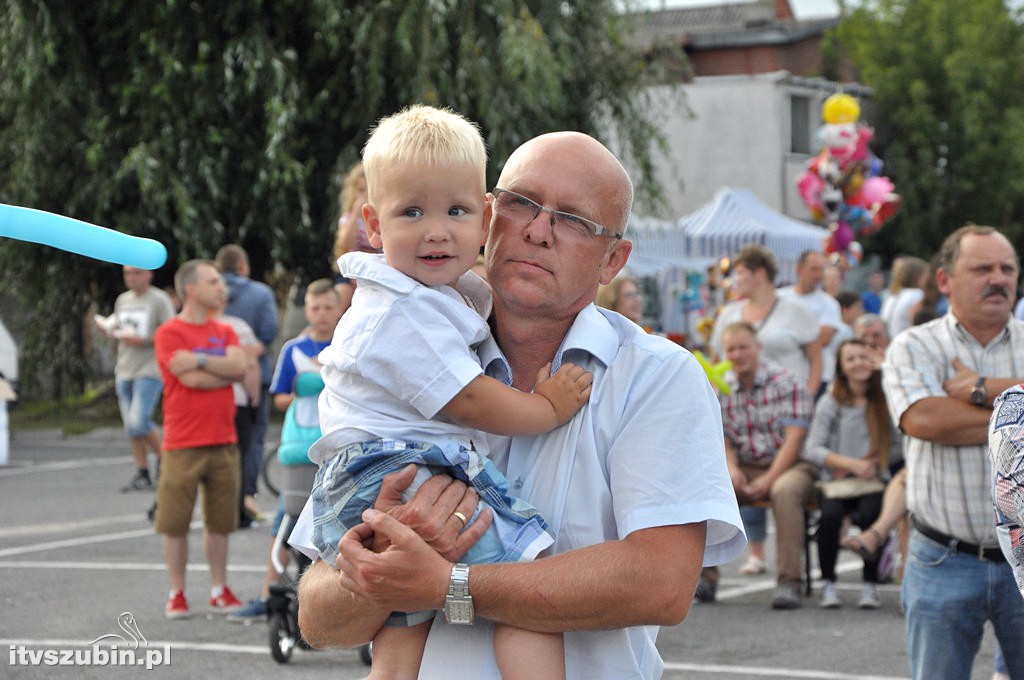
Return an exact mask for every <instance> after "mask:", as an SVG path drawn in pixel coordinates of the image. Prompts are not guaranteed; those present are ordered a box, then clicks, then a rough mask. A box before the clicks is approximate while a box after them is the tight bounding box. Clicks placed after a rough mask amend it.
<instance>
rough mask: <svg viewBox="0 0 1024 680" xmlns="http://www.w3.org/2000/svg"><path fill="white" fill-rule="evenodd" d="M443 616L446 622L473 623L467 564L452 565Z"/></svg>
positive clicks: (466, 624) (467, 624) (464, 624)
mask: <svg viewBox="0 0 1024 680" xmlns="http://www.w3.org/2000/svg"><path fill="white" fill-rule="evenodd" d="M444 618H445V620H447V621H448V623H453V624H456V625H461V626H469V625H472V624H473V596H472V595H470V594H469V565H468V564H463V563H462V562H459V563H458V564H453V565H452V577H451V581H449V582H448V596H447V597H445V598H444Z"/></svg>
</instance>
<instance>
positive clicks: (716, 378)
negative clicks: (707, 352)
mask: <svg viewBox="0 0 1024 680" xmlns="http://www.w3.org/2000/svg"><path fill="white" fill-rule="evenodd" d="M693 356H695V357H697V361H698V362H699V363H700V366H701V368H703V369H704V372H705V373H706V374H707V376H708V381H709V382H710V383H711V384H712V385H713V386H714V387H715V388H716V389H717V390H718V391H719V392H721V393H722V394H729V393H730V392H732V388H731V387H729V382H728V381H727V380H726V379H725V374H726V373H727V372H728V371H729V369H731V368H732V362H731V361H719V362H718V363H717V364H712V363H711V361H710V360H709V359H708V358H707V357H706V356H704V352H701V351H700V350H699V349H698V350H696V351H694V353H693Z"/></svg>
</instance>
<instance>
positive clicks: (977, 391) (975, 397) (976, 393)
mask: <svg viewBox="0 0 1024 680" xmlns="http://www.w3.org/2000/svg"><path fill="white" fill-rule="evenodd" d="M987 398H988V391H987V390H986V389H985V376H983V375H979V376H978V381H977V382H976V383H974V389H973V390H971V402H972V403H974V404H977V405H978V406H984V405H985V400H986V399H987Z"/></svg>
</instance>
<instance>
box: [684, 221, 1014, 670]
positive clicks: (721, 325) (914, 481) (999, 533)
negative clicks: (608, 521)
mask: <svg viewBox="0 0 1024 680" xmlns="http://www.w3.org/2000/svg"><path fill="white" fill-rule="evenodd" d="M825 265H826V260H825V257H824V255H822V254H821V253H817V252H812V251H808V252H806V253H803V254H802V256H801V257H800V259H799V261H798V264H797V269H796V272H797V282H796V284H795V285H793V286H791V287H789V288H788V289H776V288H775V286H774V281H773V278H774V275H775V272H776V267H775V262H774V258H773V256H772V253H770V252H769V251H768V250H767V249H765V248H764V247H762V246H759V245H750V246H747V247H745V248H744V249H743V250H742V251H741V252H740V253H738V254H737V255H736V257H735V258H734V259H733V260H732V270H731V272H730V274H731V287H730V295H731V298H732V300H731V301H728V302H727V303H726V304H725V305H724V306H723V307H721V308H720V309H719V310H718V313H717V318H716V321H715V326H714V330H713V333H712V335H711V343H710V347H709V350H710V351H711V352H712V356H713V358H715V359H728V360H729V361H731V362H732V370H731V371H730V373H729V374H727V378H728V381H729V382H728V385H729V388H730V390H729V391H728V392H727V393H722V394H720V401H721V406H722V415H723V424H724V429H723V432H724V435H725V439H726V452H727V456H728V460H729V469H730V475H731V477H732V480H733V486H734V489H735V491H736V495H737V498H738V500H739V502H740V504H741V505H742V506H743V507H742V508H741V511H742V514H743V520H744V524H745V527H746V531H747V535H748V538H749V540H750V543H749V557H748V560H747V562H746V564H744V566H743V567H742V568H741V570H740V571H741V573H742V574H760V573H764V572H765V571H766V570H767V565H766V564H765V562H764V548H763V543H762V541H763V540H764V536H765V531H764V521H765V520H764V512H765V508H766V507H770V508H771V510H772V513H773V516H774V520H775V525H776V570H777V577H778V589H777V591H776V594H775V596H774V598H773V599H772V601H771V606H772V607H773V608H775V609H788V608H792V607H797V606H800V602H801V597H800V594H799V590H798V589H797V586H799V585H800V579H801V572H800V564H801V558H802V554H801V553H802V549H803V547H804V544H803V542H804V540H806V533H805V529H806V527H805V515H804V511H805V510H813V512H814V513H815V514H816V515H817V517H818V524H817V528H816V532H815V541H816V543H817V553H818V564H819V567H820V570H821V583H820V589H819V604H820V606H821V607H823V608H828V609H832V608H837V607H840V606H842V604H843V602H842V598H841V595H840V590H839V588H838V587H837V581H838V576H837V573H836V560H837V555H838V552H839V550H840V549H841V548H847V549H849V550H851V551H853V552H854V553H856V554H857V555H859V556H860V557H861V558H862V559H863V562H864V567H863V571H862V575H861V580H862V587H861V595H860V598H859V600H858V601H857V605H858V606H859V607H861V608H865V609H874V608H878V607H879V606H880V605H881V601H880V599H879V596H878V590H877V583H878V582H879V581H880V580H881V579H882V578H885V577H887V576H888V572H889V571H890V569H891V567H892V565H893V564H894V563H897V564H901V565H902V568H903V571H902V597H901V603H900V605H901V609H902V610H904V611H905V616H906V621H907V648H908V656H909V657H910V662H911V667H912V671H913V676H914V677H915V678H934V677H943V678H967V677H970V672H971V667H972V665H973V659H974V656H975V654H976V653H977V651H978V649H979V648H980V644H981V638H982V635H983V629H984V625H985V623H986V621H990V622H991V624H992V626H993V628H994V630H995V633H996V638H997V643H998V644H997V655H996V670H997V673H996V677H997V678H1006V677H1016V676H1018V675H1021V674H1024V665H1022V663H1024V659H1022V658H1021V657H1020V655H1019V653H1018V652H1019V649H1020V643H1021V642H1022V640H1024V638H1022V635H1024V627H1022V626H1024V600H1022V598H1021V597H1020V595H1019V594H1018V592H1017V590H1018V585H1019V583H1024V570H1022V568H1021V565H1022V563H1024V560H1022V556H1024V549H1022V541H1021V532H1020V529H1019V526H1020V521H1021V514H1022V508H1024V503H1022V502H1021V499H1022V498H1024V494H1022V491H1021V489H1022V481H1024V479H1022V475H1024V466H1022V465H1021V461H1022V455H1021V445H1020V443H1019V440H1020V434H1019V433H1020V431H1021V429H1020V424H1021V422H1022V420H1024V418H1022V416H1021V413H1022V412H1024V410H1022V409H1021V404H1022V396H1021V389H1020V387H1019V385H1020V383H1021V381H1022V378H1024V374H1022V372H1021V368H1020V367H1019V366H1018V365H1017V363H1018V361H1019V359H1018V357H1021V356H1024V353H1022V351H1024V346H1022V344H1021V343H1024V323H1022V322H1021V320H1020V319H1018V318H1015V314H1014V304H1015V302H1016V300H1017V299H1018V295H1017V292H1018V276H1019V262H1018V258H1017V255H1016V252H1015V251H1014V249H1013V247H1012V245H1011V244H1010V243H1009V241H1008V240H1007V239H1006V238H1005V237H1004V236H1003V235H1002V234H1000V233H999V232H998V231H996V230H995V229H992V228H990V227H979V226H973V225H972V226H968V227H964V228H961V229H959V230H957V231H955V232H954V233H952V234H951V235H950V236H949V237H948V238H947V240H946V241H945V242H944V243H943V244H942V246H941V248H940V250H939V252H938V254H937V255H936V256H935V258H934V260H933V261H932V262H931V263H930V264H929V263H926V262H925V261H924V260H922V259H919V258H914V257H902V258H898V259H897V260H896V262H895V264H894V266H893V269H892V275H891V276H892V281H891V285H890V286H889V288H888V290H886V289H885V279H884V274H882V273H881V272H876V273H874V274H872V275H871V276H870V277H869V285H868V286H867V288H866V289H865V290H863V291H858V292H854V291H852V290H846V289H844V287H843V286H842V285H841V284H840V285H839V286H838V287H836V286H834V285H833V291H834V292H832V293H831V294H830V293H828V292H826V286H825V284H826V278H827V277H826V276H825V270H826V266H825ZM826 298H831V299H826ZM786 299H790V300H793V301H794V302H796V303H798V304H800V305H802V306H803V309H802V310H798V311H797V310H791V309H787V308H785V307H780V302H782V301H784V300H786ZM808 303H810V304H808ZM780 309H781V310H782V311H783V314H789V315H795V314H800V315H802V316H800V317H797V318H798V319H799V321H790V322H787V323H779V322H777V321H776V322H774V323H773V320H774V319H775V318H776V315H777V314H778V313H779V310H780ZM1018 309H1024V307H1021V306H1018ZM808 329H810V330H808ZM821 354H825V355H826V357H827V358H826V359H825V360H824V361H821V363H820V365H821V366H822V370H821V372H820V374H819V373H818V371H817V369H816V368H815V365H816V364H817V363H818V362H817V361H816V360H815V358H814V357H815V356H820V355H821ZM825 366H830V367H831V369H830V370H829V371H825V370H824V368H825ZM818 375H821V376H822V379H821V380H817V379H816V378H817V376H818ZM1004 393H1005V394H1004ZM1001 394H1003V396H1000V395H1001ZM990 456H991V460H990ZM993 469H994V470H995V471H996V473H997V474H996V475H995V476H994V473H993ZM759 480H763V481H762V483H761V484H758V482H759ZM797 480H799V482H797ZM993 501H994V502H995V503H996V506H997V508H998V515H999V518H1000V522H999V525H998V527H997V523H996V521H995V520H994V516H995V514H996V512H995V510H994V508H993ZM1011 508H1013V509H1014V510H1013V512H1012V513H1011V512H1007V511H1008V510H1009V509H1011ZM1000 540H1002V543H1003V545H1004V546H1005V549H1003V550H1001V549H1000ZM1008 561H1009V564H1008V563H1007V562H1008ZM1015 571H1016V574H1017V581H1018V583H1015V580H1014V572H1015ZM954 583H955V584H957V585H956V586H955V587H954V586H953V584H954ZM716 587H717V573H716V570H714V569H705V570H704V572H703V573H702V578H701V581H700V583H699V584H698V588H697V597H698V598H699V599H700V600H701V601H704V602H712V601H714V599H715V592H716ZM1020 592H1021V593H1024V589H1021V591H1020ZM1011 647H1012V648H1013V649H1011Z"/></svg>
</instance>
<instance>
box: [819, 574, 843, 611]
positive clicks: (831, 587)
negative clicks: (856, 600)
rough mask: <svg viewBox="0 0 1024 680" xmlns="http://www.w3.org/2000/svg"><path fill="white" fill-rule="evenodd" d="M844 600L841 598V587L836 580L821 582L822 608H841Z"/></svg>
mask: <svg viewBox="0 0 1024 680" xmlns="http://www.w3.org/2000/svg"><path fill="white" fill-rule="evenodd" d="M841 606H843V601H842V600H840V599H839V589H838V588H836V582H835V581H823V582H822V584H821V608H822V609H839V608H840V607H841Z"/></svg>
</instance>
